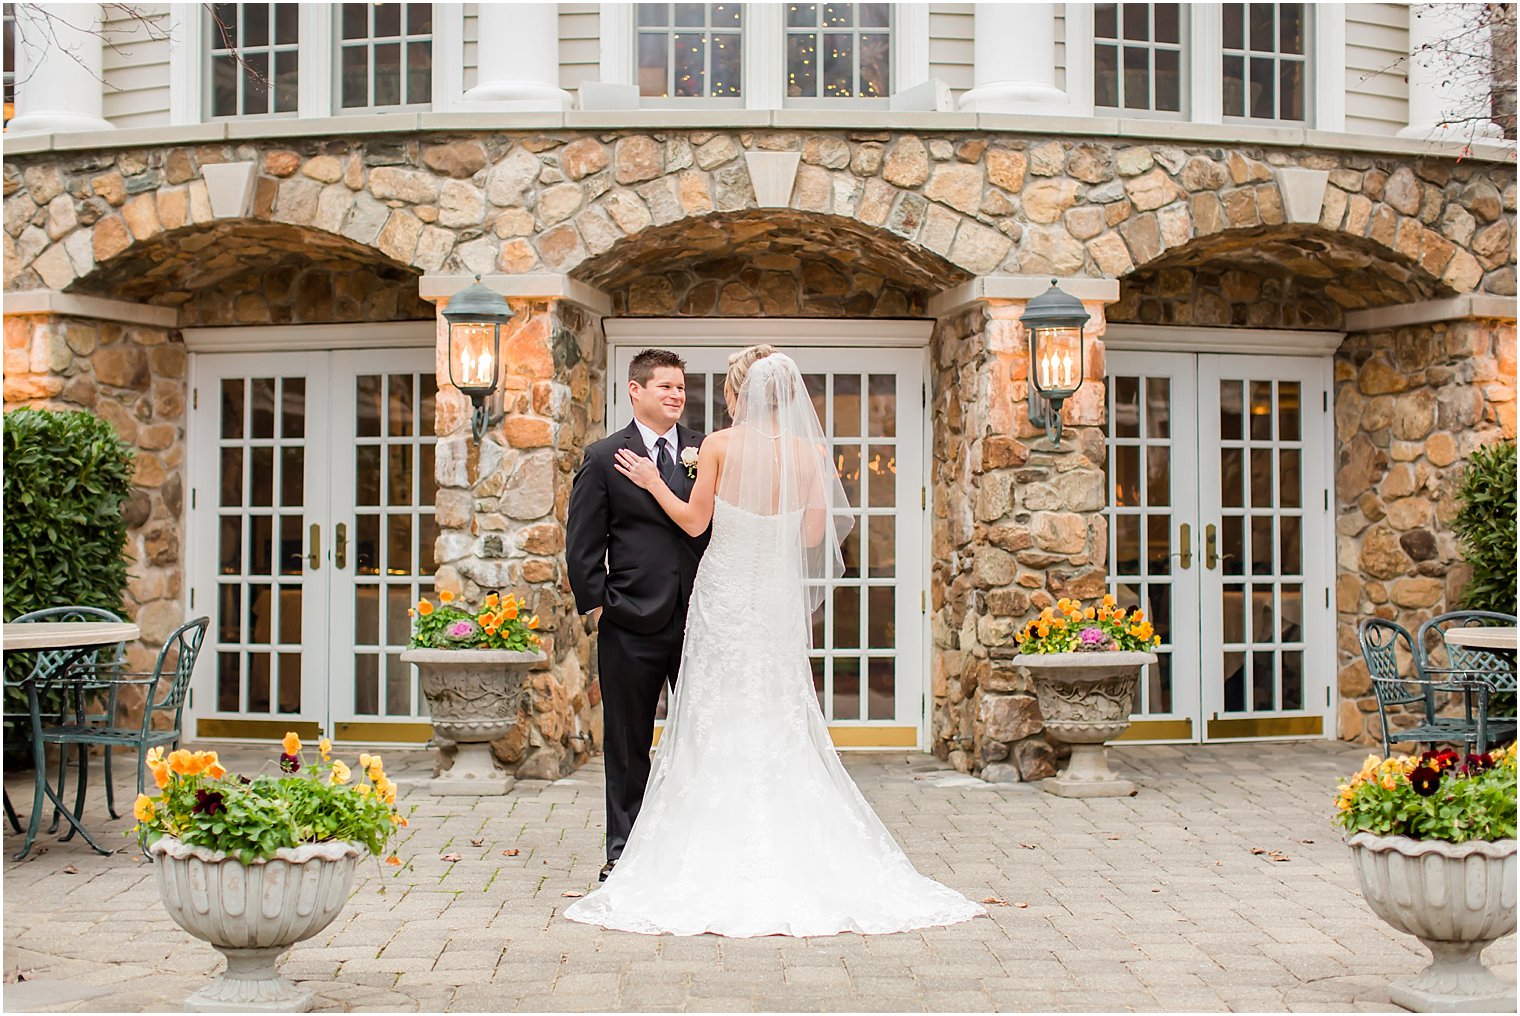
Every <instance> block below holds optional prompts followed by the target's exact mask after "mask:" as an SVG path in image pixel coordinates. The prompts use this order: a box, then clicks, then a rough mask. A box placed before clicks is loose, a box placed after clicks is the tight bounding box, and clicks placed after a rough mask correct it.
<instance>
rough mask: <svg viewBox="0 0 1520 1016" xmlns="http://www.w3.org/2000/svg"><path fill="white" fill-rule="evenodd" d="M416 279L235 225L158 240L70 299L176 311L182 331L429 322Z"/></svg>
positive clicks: (353, 252)
mask: <svg viewBox="0 0 1520 1016" xmlns="http://www.w3.org/2000/svg"><path fill="white" fill-rule="evenodd" d="M420 277H421V276H420V273H419V272H418V271H417V270H416V269H415V268H412V267H410V266H407V265H403V264H400V263H398V262H396V261H394V260H393V259H391V258H389V257H387V256H386V255H384V254H383V253H381V252H380V251H378V250H376V249H374V248H373V247H369V246H366V245H364V244H361V243H357V242H355V241H353V240H349V239H346V238H345V237H342V236H337V235H334V234H332V233H327V232H324V231H321V230H317V229H310V228H303V227H300V226H293V225H289V224H285V223H276V222H264V221H259V220H251V219H238V220H229V221H223V222H215V223H210V224H203V225H192V226H185V227H182V228H180V229H175V230H169V231H167V232H163V233H158V234H155V235H154V236H152V237H151V238H149V239H147V240H144V241H141V242H139V243H134V244H132V245H131V246H130V247H127V248H126V249H125V250H123V251H121V252H120V253H118V254H116V255H115V256H113V257H112V258H110V259H109V260H107V261H104V262H102V263H100V264H98V265H97V266H96V268H95V270H94V271H92V272H91V273H90V274H88V275H86V276H85V277H83V278H81V279H78V280H76V281H75V282H74V283H72V284H71V285H70V286H69V291H71V292H77V293H87V294H95V295H101V296H110V297H112V298H114V299H118V300H120V299H127V300H134V301H139V302H143V303H150V304H157V305H161V306H170V307H177V308H179V311H180V319H179V323H180V325H181V326H184V327H194V326H216V325H260V324H331V323H339V322H360V321H419V320H430V319H431V318H433V316H434V309H433V306H432V304H430V303H428V302H426V301H424V300H422V299H421V298H420V297H419V296H418V279H419V278H420Z"/></svg>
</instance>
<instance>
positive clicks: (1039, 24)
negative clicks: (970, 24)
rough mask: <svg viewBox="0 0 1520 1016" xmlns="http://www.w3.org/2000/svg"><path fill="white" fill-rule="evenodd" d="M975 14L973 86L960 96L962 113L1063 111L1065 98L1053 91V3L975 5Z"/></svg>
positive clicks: (1068, 6) (1054, 50)
mask: <svg viewBox="0 0 1520 1016" xmlns="http://www.w3.org/2000/svg"><path fill="white" fill-rule="evenodd" d="M1071 6H1072V5H1070V4H1068V5H1067V10H1070V9H1071ZM975 11H976V14H975V17H976V21H975V29H974V31H975V33H976V39H975V59H976V68H975V78H974V80H975V82H976V87H975V88H973V89H971V91H969V92H967V93H966V94H965V95H962V96H961V104H960V105H961V109H962V110H964V111H966V112H971V113H1056V112H1067V110H1066V108H1065V107H1066V106H1067V104H1068V99H1067V95H1066V93H1065V92H1063V91H1061V89H1059V88H1057V87H1056V5H1055V4H1023V3H1019V4H1011V3H1009V4H1002V3H980V4H976V5H975ZM1071 47H1072V40H1071V39H1068V40H1067V42H1066V48H1067V50H1068V51H1069V50H1070V49H1071Z"/></svg>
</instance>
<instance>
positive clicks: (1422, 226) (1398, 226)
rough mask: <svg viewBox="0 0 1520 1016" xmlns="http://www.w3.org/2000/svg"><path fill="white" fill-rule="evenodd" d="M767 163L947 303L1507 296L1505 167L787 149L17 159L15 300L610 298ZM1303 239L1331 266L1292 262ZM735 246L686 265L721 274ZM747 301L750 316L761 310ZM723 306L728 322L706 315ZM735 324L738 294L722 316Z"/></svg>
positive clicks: (513, 142) (1376, 301)
mask: <svg viewBox="0 0 1520 1016" xmlns="http://www.w3.org/2000/svg"><path fill="white" fill-rule="evenodd" d="M767 150H770V151H797V152H799V153H800V155H801V165H800V167H799V169H798V172H797V177H796V181H795V185H794V187H793V190H792V193H791V195H790V198H789V200H788V202H787V209H783V210H777V212H776V213H775V214H782V213H784V212H785V211H790V212H794V213H808V214H809V215H810V216H814V217H817V216H827V217H832V219H833V220H837V223H836V222H834V221H829V222H828V223H826V226H827V229H828V230H832V229H834V228H835V226H836V225H837V224H848V225H849V226H850V227H851V228H852V229H854V230H863V231H864V232H865V234H866V235H867V236H885V235H890V236H892V237H895V238H897V240H901V241H902V244H901V245H898V247H899V255H898V260H899V261H900V262H903V263H904V264H906V265H908V266H913V267H916V268H917V269H919V270H921V271H926V272H928V273H929V274H930V275H931V276H933V277H936V278H940V279H941V280H942V279H943V277H944V271H943V270H944V269H945V268H946V267H947V266H948V267H949V269H950V272H951V274H952V275H953V274H954V273H957V272H958V273H965V274H976V275H980V274H988V273H994V272H1001V273H1012V274H1030V273H1038V274H1051V275H1057V276H1072V275H1091V276H1096V275H1108V276H1114V277H1122V276H1127V275H1130V274H1132V273H1134V272H1136V271H1137V270H1138V271H1142V272H1144V271H1150V270H1156V271H1159V270H1161V269H1165V268H1170V267H1198V266H1201V265H1203V264H1206V263H1208V262H1209V261H1211V260H1217V259H1220V258H1223V257H1225V256H1226V255H1228V254H1231V253H1236V254H1239V253H1242V252H1244V253H1246V254H1247V255H1249V256H1253V257H1254V255H1255V254H1256V253H1257V252H1258V250H1259V251H1260V252H1262V254H1263V256H1264V257H1265V258H1266V259H1267V260H1268V261H1270V262H1272V263H1274V264H1278V265H1281V266H1284V267H1286V268H1287V269H1289V270H1294V271H1300V274H1303V275H1304V276H1305V277H1306V278H1308V279H1316V280H1319V281H1320V282H1323V283H1324V285H1323V287H1322V291H1323V293H1324V295H1325V296H1326V297H1327V298H1328V299H1329V300H1330V301H1331V302H1333V303H1335V304H1336V305H1337V306H1340V307H1343V308H1344V307H1359V306H1377V305H1382V304H1386V303H1391V302H1398V301H1400V300H1402V299H1405V298H1406V297H1407V295H1408V294H1409V293H1421V294H1444V293H1448V292H1456V293H1466V292H1478V291H1481V292H1489V293H1503V294H1512V293H1514V292H1515V281H1514V247H1513V243H1512V242H1511V240H1510V236H1509V234H1510V233H1511V232H1512V231H1513V212H1514V206H1515V178H1514V172H1513V169H1512V168H1511V167H1508V166H1503V165H1496V164H1492V163H1479V162H1476V161H1471V160H1469V161H1463V162H1457V161H1452V160H1445V161H1430V160H1415V159H1410V158H1405V157H1393V156H1377V157H1373V156H1367V155H1360V154H1352V153H1344V154H1343V153H1334V152H1325V151H1317V150H1312V149H1304V150H1297V149H1283V148H1271V149H1265V148H1260V147H1253V146H1239V147H1238V148H1235V149H1230V150H1225V149H1221V148H1219V147H1217V146H1209V145H1189V144H1179V145H1168V144H1155V143H1141V144H1132V143H1129V142H1123V141H1114V140H1109V139H1093V140H1082V139H1047V138H1040V137H1037V136H1034V137H1031V136H1027V135H990V134H986V133H982V132H976V131H964V132H955V131H947V132H935V133H927V132H924V133H900V132H887V131H883V132H868V131H838V132H826V131H817V132H807V133H798V132H789V131H783V130H763V131H748V130H723V131H708V130H670V131H665V132H660V133H656V134H650V133H638V132H626V131H606V132H599V133H595V134H589V133H582V132H577V131H573V130H564V131H553V132H546V133H517V134H506V133H479V134H466V133H461V134H457V135H447V134H445V135H428V136H418V135H406V134H399V135H391V136H385V135H381V136H369V137H365V138H362V139H345V138H336V139H335V138H312V139H301V140H299V141H297V142H294V143H288V142H283V141H256V142H246V143H237V144H232V143H227V144H219V145H202V146H198V147H193V148H189V147H178V146H148V147H143V148H133V149H127V150H123V151H110V150H100V151H95V152H87V153H70V154H67V155H59V154H55V153H39V154H27V155H21V156H17V157H15V158H10V159H7V160H6V162H5V166H4V193H5V219H4V226H5V229H4V235H3V245H4V261H5V272H6V275H5V286H6V288H7V289H34V288H43V287H45V288H52V289H81V290H86V291H98V292H106V293H110V294H111V295H115V296H122V295H123V294H124V293H129V292H135V291H136V290H134V289H133V287H137V288H139V289H140V290H141V298H143V299H147V300H150V301H152V302H161V303H167V304H178V303H183V302H185V301H186V300H187V298H188V297H187V294H189V293H192V292H193V291H194V290H196V289H198V288H203V287H204V286H205V285H207V284H208V282H209V281H211V280H212V279H218V278H227V277H230V276H232V275H234V274H236V273H237V272H238V271H239V270H241V268H242V267H243V266H246V265H255V266H259V267H260V268H263V267H266V266H267V262H268V261H270V260H271V259H272V258H273V259H277V258H279V257H280V256H282V253H283V252H282V250H281V245H282V244H283V243H287V242H288V240H289V237H290V236H291V235H292V230H294V231H296V232H298V233H299V234H300V235H301V237H302V242H303V243H304V244H305V247H306V253H307V254H308V255H309V256H311V257H327V258H334V259H344V258H347V259H350V260H354V261H356V262H359V263H365V264H374V263H375V262H377V261H378V262H379V263H382V264H384V265H386V266H388V267H390V268H392V269H396V270H409V271H412V272H423V273H426V272H444V273H480V274H489V273H492V272H505V273H510V274H518V273H542V272H556V273H571V274H574V275H576V276H577V277H579V278H582V279H585V280H586V281H589V282H592V283H594V284H599V285H600V284H604V283H606V284H607V285H606V288H609V289H613V290H616V289H619V288H622V287H621V286H620V285H617V284H611V283H612V278H611V277H612V276H616V275H618V274H619V273H620V272H621V273H625V274H626V273H630V272H631V273H633V274H635V275H636V274H640V273H643V272H646V271H647V270H648V268H649V265H648V264H647V263H644V262H643V261H642V260H641V256H642V253H647V252H642V253H641V252H640V251H639V250H638V249H637V248H633V249H624V248H623V246H622V245H623V242H624V241H625V240H629V239H634V238H638V237H641V236H643V235H645V233H646V231H649V230H651V229H653V230H659V229H662V228H666V227H671V226H673V225H674V224H676V223H682V222H686V223H688V225H689V224H690V221H691V220H701V219H704V218H707V217H709V216H718V217H719V218H720V220H721V218H722V217H723V216H725V215H730V214H733V213H744V212H747V211H751V210H754V209H755V206H756V201H755V196H754V194H753V191H752V188H751V185H750V179H749V170H748V166H747V163H746V162H745V159H744V155H745V153H746V152H748V151H767ZM222 162H245V163H250V164H252V165H253V166H254V167H255V168H256V170H257V178H256V182H255V183H256V185H255V190H254V197H253V200H252V205H251V209H250V211H249V213H248V215H247V216H246V218H244V219H241V220H216V219H215V218H214V217H213V215H212V211H211V207H210V202H209V199H208V196H207V191H206V186H205V182H204V180H203V179H202V167H203V166H204V165H207V164H209V163H222ZM1285 167H1301V168H1311V169H1320V170H1328V171H1329V172H1330V185H1329V187H1328V188H1327V190H1326V193H1325V198H1324V204H1323V211H1322V215H1321V218H1320V222H1319V225H1318V226H1317V227H1303V226H1287V225H1285V224H1284V223H1285V217H1284V213H1283V207H1282V196H1281V193H1280V191H1279V188H1278V184H1277V181H1276V177H1275V175H1274V174H1275V171H1276V170H1277V169H1278V168H1285ZM770 214H772V213H771V212H769V211H767V212H766V213H765V215H770ZM760 218H762V219H763V218H764V216H761V217H760ZM276 226H278V227H282V228H281V229H280V230H274V229H273V227H276ZM208 227H209V228H211V229H214V230H220V231H230V232H231V233H233V234H235V235H234V237H233V238H232V239H230V240H228V241H227V242H225V243H218V244H217V245H216V246H215V247H208V248H206V249H205V254H204V255H203V256H199V257H191V258H188V259H183V258H177V259H170V258H167V257H159V256H157V255H156V253H155V252H158V251H159V250H160V248H161V247H162V248H163V249H164V250H168V249H169V248H170V247H172V248H173V249H174V250H176V251H179V252H180V253H183V244H182V242H181V241H182V240H183V238H185V237H187V236H191V235H194V234H196V233H197V232H203V231H204V230H205V229H206V228H208ZM682 228H684V227H682ZM680 231H681V229H677V230H674V232H676V233H679V232H680ZM649 235H650V236H655V235H657V234H654V233H650V234H649ZM282 237H283V238H284V239H282ZM1306 238H1307V239H1308V240H1310V241H1314V242H1317V243H1319V244H1321V245H1322V246H1323V247H1325V248H1328V249H1330V250H1332V251H1335V252H1338V256H1339V257H1341V258H1342V260H1341V261H1336V262H1330V263H1327V262H1326V260H1325V257H1323V256H1322V255H1324V254H1325V253H1326V251H1325V250H1321V249H1318V248H1316V247H1315V246H1314V242H1311V243H1309V244H1307V245H1305V244H1299V243H1296V242H1295V241H1296V240H1298V239H1306ZM746 239H748V237H745V236H743V235H737V236H733V235H731V236H729V237H725V238H722V240H721V246H720V247H716V248H711V249H706V250H698V249H696V248H695V247H688V248H680V249H677V251H676V253H677V255H678V256H679V257H683V258H684V257H698V256H706V257H717V256H720V255H721V254H723V253H725V252H726V249H727V248H728V247H732V246H734V245H736V244H742V243H743V242H744V241H745V240H746ZM1200 240H1202V241H1204V242H1203V243H1201V244H1199V243H1197V241H1200ZM195 242H196V243H200V242H201V241H200V240H196V241H195ZM893 243H894V244H896V240H894V241H893ZM662 246H663V245H662ZM614 248H619V249H618V250H616V251H615V250H614ZM841 248H842V249H844V250H846V251H848V244H847V243H844V242H843V241H841ZM145 253H147V254H150V255H153V256H149V257H147V258H146V259H144V258H143V255H144V254H145ZM651 256H652V255H651ZM169 261H172V262H173V263H172V264H168V263H167V262H169ZM124 266H130V267H131V269H132V270H131V271H130V272H123V271H121V270H120V269H121V268H122V267H124ZM657 267H658V266H657ZM779 270H780V269H778V271H779ZM873 271H874V269H873ZM875 273H876V274H882V275H883V277H884V278H886V279H890V278H891V274H890V273H883V272H880V271H875ZM630 281H631V279H630ZM1364 282H1365V283H1367V284H1365V285H1364V284H1363V283H1364ZM1372 283H1376V284H1375V285H1373V284H1372ZM756 284H757V285H758V284H759V280H757V283H756ZM1158 284H1159V282H1158ZM1304 284H1305V285H1308V283H1307V282H1305V283H1304ZM676 288H678V287H676V286H675V285H674V283H672V290H674V289H676ZM747 288H749V289H750V290H751V294H752V298H753V300H754V301H755V302H757V303H759V304H760V305H761V306H762V307H763V306H764V301H763V299H762V296H761V293H762V292H763V291H764V289H765V287H764V286H763V285H761V286H760V292H756V291H755V288H754V286H749V287H747ZM941 288H942V287H941ZM836 295H837V297H839V298H845V299H847V298H848V297H849V296H850V295H851V294H850V293H849V292H848V291H847V292H845V293H842V294H836ZM689 296H692V294H691V293H690V290H689V289H687V290H686V291H683V292H682V293H680V294H679V295H678V296H676V295H673V296H672V297H671V300H670V301H666V302H671V301H675V302H676V303H677V305H679V303H680V301H684V300H686V299H687V297H689ZM692 299H693V301H694V303H693V305H694V306H695V301H699V300H705V299H706V297H705V296H692ZM715 299H716V304H715V305H716V306H718V307H720V308H721V306H722V292H721V291H719V293H718V295H717V296H716V298H715ZM749 299H750V298H748V297H746V298H743V299H741V294H735V296H734V297H732V298H731V299H730V306H741V305H743V306H747V305H748V301H749ZM776 302H777V304H778V305H779V303H781V302H784V299H783V298H782V297H781V296H780V295H779V293H778V295H777V300H776ZM630 306H631V298H630ZM799 312H800V311H799ZM1139 313H1141V314H1143V313H1145V312H1144V311H1143V310H1141V311H1139ZM1232 313H1233V312H1232Z"/></svg>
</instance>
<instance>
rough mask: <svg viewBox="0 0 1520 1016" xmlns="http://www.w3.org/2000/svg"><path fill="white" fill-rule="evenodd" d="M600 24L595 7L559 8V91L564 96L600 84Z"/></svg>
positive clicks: (571, 6)
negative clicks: (584, 84) (583, 86)
mask: <svg viewBox="0 0 1520 1016" xmlns="http://www.w3.org/2000/svg"><path fill="white" fill-rule="evenodd" d="M601 21H602V19H601V15H600V14H598V13H597V5H596V4H560V5H559V87H561V88H563V89H564V90H565V91H567V92H574V91H577V90H578V89H579V88H580V87H581V82H582V81H599V80H601V76H602V48H601V41H600V30H601Z"/></svg>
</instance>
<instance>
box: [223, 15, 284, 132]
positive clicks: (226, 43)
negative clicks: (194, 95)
mask: <svg viewBox="0 0 1520 1016" xmlns="http://www.w3.org/2000/svg"><path fill="white" fill-rule="evenodd" d="M299 7H300V5H299V4H292V3H285V4H267V3H266V4H211V5H210V10H208V11H207V15H206V16H207V17H208V18H210V24H209V25H208V26H207V30H206V39H207V48H208V50H209V52H210V59H211V115H212V116H262V115H266V114H270V113H295V112H296V104H297V101H298V98H299V95H300V88H299V79H300V71H299V57H300V48H301V47H300V43H301V29H300V16H299V10H298V8H299Z"/></svg>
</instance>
